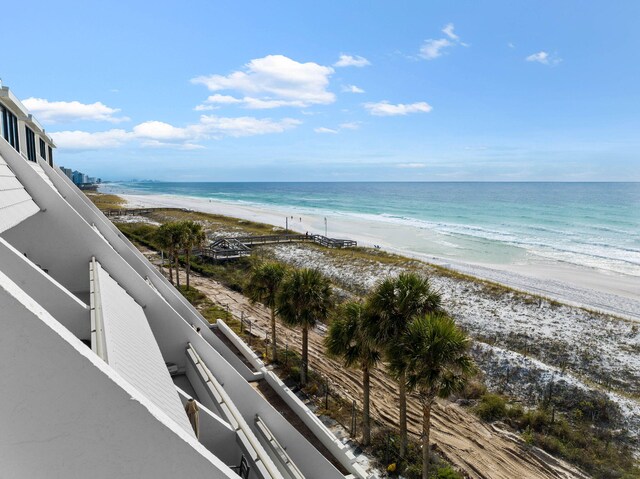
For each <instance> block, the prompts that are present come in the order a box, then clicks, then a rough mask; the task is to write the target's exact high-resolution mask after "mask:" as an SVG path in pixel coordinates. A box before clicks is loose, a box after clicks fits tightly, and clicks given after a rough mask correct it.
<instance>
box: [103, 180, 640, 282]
mask: <svg viewBox="0 0 640 479" xmlns="http://www.w3.org/2000/svg"><path fill="white" fill-rule="evenodd" d="M114 186H116V189H117V190H120V191H127V192H131V193H137V194H153V195H156V194H170V195H179V196H190V197H199V198H210V199H215V200H218V201H225V202H232V203H238V204H245V205H254V206H262V207H265V206H266V207H268V206H273V207H277V208H279V209H283V208H284V209H287V210H288V209H291V208H293V209H296V210H299V211H300V212H301V213H302V212H308V213H314V214H320V215H322V214H339V215H343V216H344V215H346V216H353V217H358V218H360V219H365V220H370V221H377V222H386V223H395V224H403V225H407V226H411V227H414V228H416V229H418V230H429V231H434V232H437V233H439V234H442V235H445V236H447V237H449V238H451V240H452V244H460V243H469V240H471V241H472V242H476V243H477V244H484V245H487V244H489V245H492V247H493V249H494V250H495V251H498V252H499V251H500V250H501V249H500V248H501V247H504V248H503V249H504V251H505V254H507V252H508V251H509V250H510V248H511V249H512V248H513V247H517V248H520V249H522V250H524V251H525V252H526V253H527V254H532V255H537V256H539V257H542V258H547V259H551V260H555V261H560V262H566V263H573V264H577V265H580V266H586V267H591V268H598V269H603V270H609V271H615V272H618V273H624V274H630V275H634V276H635V275H637V276H640V183H392V182H390V183H366V182H364V183H342V182H341V183H160V182H149V183H146V182H141V183H132V182H130V183H119V184H118V185H114ZM416 233H418V232H417V231H416Z"/></svg>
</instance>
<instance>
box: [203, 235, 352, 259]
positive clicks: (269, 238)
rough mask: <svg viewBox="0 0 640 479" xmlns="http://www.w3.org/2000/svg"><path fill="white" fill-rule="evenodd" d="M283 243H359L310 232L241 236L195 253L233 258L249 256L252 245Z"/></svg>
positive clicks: (346, 245) (335, 245)
mask: <svg viewBox="0 0 640 479" xmlns="http://www.w3.org/2000/svg"><path fill="white" fill-rule="evenodd" d="M282 243H316V244H319V245H321V246H324V247H327V248H352V247H354V246H357V245H358V243H356V242H355V241H353V240H346V239H336V238H328V237H326V236H322V235H310V234H282V235H265V236H240V237H236V238H220V239H217V240H216V241H214V242H213V243H211V244H210V245H209V246H207V247H205V248H201V249H199V250H196V251H194V254H197V255H198V256H201V257H203V258H207V259H212V260H221V259H233V258H241V257H243V256H249V255H250V254H251V246H259V245H267V244H282Z"/></svg>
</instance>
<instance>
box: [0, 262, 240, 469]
mask: <svg viewBox="0 0 640 479" xmlns="http://www.w3.org/2000/svg"><path fill="white" fill-rule="evenodd" d="M0 304H1V305H2V314H0V328H2V332H3V334H1V335H0V364H2V365H3V375H2V387H1V388H0V405H1V409H2V412H1V413H0V431H2V434H0V464H1V475H2V477H3V479H24V478H29V479H41V478H42V479H50V478H56V477H60V478H65V479H75V478H78V479H80V478H86V477H91V478H93V479H112V478H114V477H117V478H130V479H134V478H135V479H147V478H148V479H157V478H162V477H167V478H173V477H189V478H203V479H205V478H206V479H211V478H228V479H232V478H236V479H237V476H236V475H235V474H234V473H233V472H232V471H231V470H230V469H229V468H228V467H227V466H225V465H224V464H223V463H222V462H221V461H220V460H219V459H218V458H216V457H215V456H213V455H212V454H211V453H210V452H209V451H207V450H206V449H205V448H204V446H202V445H201V444H199V443H198V442H197V441H196V440H195V439H194V438H193V437H191V436H190V435H188V434H186V433H185V432H184V431H183V430H182V429H181V428H180V427H178V426H177V425H176V424H175V423H174V422H173V421H172V420H171V419H170V418H169V417H168V416H167V415H166V414H164V413H163V412H162V410H160V409H158V408H157V407H156V406H155V405H154V404H153V403H151V402H150V401H149V400H148V399H146V398H145V397H144V396H143V395H142V394H140V393H139V392H138V391H137V390H136V389H134V388H132V387H131V386H130V385H128V383H126V382H125V381H123V380H122V379H121V378H120V377H119V376H118V375H117V373H115V372H114V371H113V369H111V368H110V367H109V366H108V365H106V364H105V363H104V362H102V360H100V359H99V358H98V357H97V356H96V355H95V354H93V352H91V350H90V349H89V348H88V347H86V346H85V345H84V344H82V343H81V342H80V341H79V340H78V339H76V338H75V337H74V336H73V335H72V334H71V333H69V332H68V331H67V330H66V329H65V328H64V327H62V326H61V325H60V324H59V323H58V322H57V321H56V320H55V319H54V318H53V317H52V316H51V315H49V314H48V313H47V312H46V311H44V310H43V309H42V308H41V307H40V306H39V305H38V304H37V303H36V302H35V301H33V300H32V299H31V298H29V297H28V296H27V295H26V294H25V293H24V292H23V291H22V290H21V289H20V288H19V287H18V286H17V285H16V284H15V283H13V282H12V281H11V280H10V279H9V278H8V277H7V276H6V275H4V274H3V273H2V272H0Z"/></svg>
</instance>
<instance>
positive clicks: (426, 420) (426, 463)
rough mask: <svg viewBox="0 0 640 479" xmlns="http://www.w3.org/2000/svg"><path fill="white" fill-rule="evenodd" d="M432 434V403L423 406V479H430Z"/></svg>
mask: <svg viewBox="0 0 640 479" xmlns="http://www.w3.org/2000/svg"><path fill="white" fill-rule="evenodd" d="M430 433H431V403H430V402H424V403H423V404H422V479H429V469H430V465H431V449H430V448H429V435H430Z"/></svg>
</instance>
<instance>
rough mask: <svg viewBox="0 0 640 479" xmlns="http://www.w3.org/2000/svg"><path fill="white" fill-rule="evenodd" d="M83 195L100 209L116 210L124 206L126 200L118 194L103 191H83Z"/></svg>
mask: <svg viewBox="0 0 640 479" xmlns="http://www.w3.org/2000/svg"><path fill="white" fill-rule="evenodd" d="M83 193H84V194H85V195H87V197H88V198H89V199H90V200H91V201H92V202H93V204H94V205H96V207H98V209H100V210H101V211H105V210H118V209H121V208H124V207H125V205H126V204H127V202H126V201H125V200H124V199H123V198H121V197H120V196H118V195H110V194H105V193H96V192H93V191H83Z"/></svg>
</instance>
